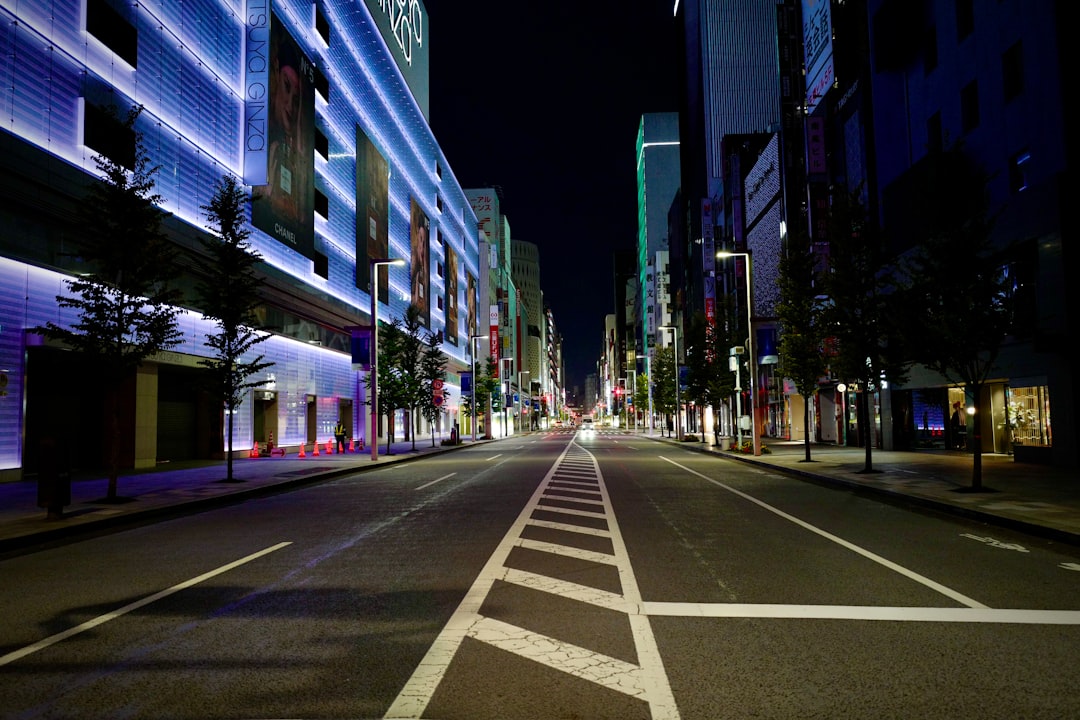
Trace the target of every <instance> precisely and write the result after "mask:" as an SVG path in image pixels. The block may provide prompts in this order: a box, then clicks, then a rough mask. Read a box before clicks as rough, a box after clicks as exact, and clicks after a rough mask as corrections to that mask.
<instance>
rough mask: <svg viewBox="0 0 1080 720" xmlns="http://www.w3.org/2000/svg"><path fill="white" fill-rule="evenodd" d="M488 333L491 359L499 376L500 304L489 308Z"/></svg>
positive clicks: (496, 375)
mask: <svg viewBox="0 0 1080 720" xmlns="http://www.w3.org/2000/svg"><path fill="white" fill-rule="evenodd" d="M488 333H489V336H488V337H489V338H490V339H489V342H490V343H491V359H492V361H493V362H494V363H495V377H496V378H497V377H499V366H500V365H502V363H500V362H499V306H498V305H492V306H491V307H489V308H488Z"/></svg>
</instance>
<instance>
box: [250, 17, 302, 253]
mask: <svg viewBox="0 0 1080 720" xmlns="http://www.w3.org/2000/svg"><path fill="white" fill-rule="evenodd" d="M270 17H271V20H270V48H269V56H268V60H269V80H268V82H269V85H268V90H269V93H268V102H269V106H268V107H269V109H268V113H267V118H266V183H265V184H264V185H254V186H252V188H251V199H252V204H251V224H252V225H253V226H255V227H256V228H258V229H259V230H262V231H263V232H265V233H266V234H267V235H270V236H271V237H273V238H276V239H278V240H280V241H281V242H283V243H285V244H286V245H288V246H289V247H291V248H293V249H294V250H296V251H297V252H299V253H300V254H301V255H304V256H305V257H309V258H313V257H314V250H315V247H314V246H315V68H314V67H313V66H312V64H311V61H309V60H308V59H307V57H306V56H305V55H304V54H303V53H302V52H301V51H300V46H299V45H297V43H296V41H295V40H293V39H292V37H291V36H290V35H289V33H288V32H287V31H286V30H285V27H284V26H283V25H282V23H281V21H280V20H279V19H278V17H277V15H276V14H274V13H271V15H270Z"/></svg>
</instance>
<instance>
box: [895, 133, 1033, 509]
mask: <svg viewBox="0 0 1080 720" xmlns="http://www.w3.org/2000/svg"><path fill="white" fill-rule="evenodd" d="M930 160H931V162H932V165H931V168H932V170H931V172H930V173H928V175H929V178H928V182H927V183H926V185H925V186H924V192H925V196H924V197H923V198H922V203H921V205H922V207H924V208H925V209H926V216H927V218H928V219H929V220H928V222H927V224H926V234H925V236H924V237H921V238H918V240H919V241H920V244H919V246H918V248H917V249H916V251H915V252H914V253H913V254H912V255H911V256H910V257H909V259H908V262H907V263H906V266H905V269H906V275H907V278H908V281H909V282H908V287H907V290H906V295H907V297H908V301H909V303H911V307H918V308H919V313H918V316H917V321H915V322H908V323H907V324H905V325H904V328H903V329H904V332H905V334H906V335H907V336H908V337H909V343H908V344H909V346H910V347H911V348H912V352H913V359H914V360H916V361H918V362H919V363H921V364H923V365H925V366H926V367H929V368H931V369H933V370H936V371H937V372H939V373H940V374H941V375H943V376H944V377H945V378H947V379H949V380H950V381H952V382H956V383H960V384H962V385H963V386H964V388H965V391H966V394H967V395H968V397H969V399H970V402H971V403H972V406H973V407H974V408H975V415H974V427H973V431H974V432H972V433H971V434H970V435H971V436H972V437H973V438H974V442H973V443H972V445H973V449H974V453H973V465H972V489H976V490H977V489H980V488H981V487H982V447H981V433H980V423H979V418H980V417H981V410H982V408H981V402H982V394H983V387H984V386H985V385H986V382H987V381H988V379H989V377H990V373H991V371H992V370H993V369H994V367H995V364H996V361H997V358H998V354H999V352H1000V350H1001V347H1002V345H1003V343H1004V342H1005V340H1006V338H1007V336H1008V334H1009V333H1010V331H1011V330H1012V328H1013V323H1014V319H1015V318H1014V315H1015V310H1016V302H1017V297H1018V294H1019V293H1020V292H1022V289H1021V288H1020V287H1018V286H1017V284H1016V281H1015V280H1014V279H1013V277H1012V273H1011V272H1010V269H1011V268H1010V263H1009V259H1008V255H1007V253H1005V252H1002V251H1000V250H998V249H996V248H994V247H993V245H992V242H991V232H992V230H993V225H994V218H993V217H992V216H991V215H990V214H989V212H988V209H987V208H988V203H987V197H986V186H987V181H988V179H987V177H986V176H985V174H984V173H983V172H982V171H981V170H980V169H979V168H977V167H976V166H975V165H974V164H973V162H972V161H971V160H970V158H968V157H967V156H966V155H965V154H964V153H963V151H962V149H961V148H953V149H951V150H945V151H942V152H941V153H938V154H936V155H934V156H931V158H930ZM908 319H909V320H915V318H913V317H912V316H908Z"/></svg>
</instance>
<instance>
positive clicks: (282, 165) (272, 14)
mask: <svg viewBox="0 0 1080 720" xmlns="http://www.w3.org/2000/svg"><path fill="white" fill-rule="evenodd" d="M0 20H2V21H3V29H2V30H0V58H2V59H0V67H2V69H3V76H4V77H5V82H4V83H3V88H2V90H0V119H2V122H3V129H2V130H0V166H2V169H3V172H2V173H0V198H2V200H0V218H2V221H3V224H4V227H5V229H6V232H4V233H3V234H2V239H0V479H3V480H7V479H18V478H21V477H22V476H23V474H24V472H33V470H34V467H35V463H36V448H37V444H38V442H39V441H40V439H41V437H42V434H43V433H44V432H45V428H48V429H49V432H58V433H60V434H61V435H62V437H63V438H64V442H65V444H66V445H67V449H68V450H69V452H70V455H71V457H72V461H73V462H74V463H77V464H78V465H80V466H83V467H87V468H91V467H95V466H100V464H101V463H102V460H103V457H102V456H103V451H102V448H103V447H104V445H105V443H104V442H103V438H102V433H101V429H100V428H101V427H102V425H103V423H102V422H100V417H101V408H102V398H103V395H102V388H101V387H100V384H99V383H97V382H95V377H94V373H93V362H91V359H89V358H81V357H79V356H78V355H77V354H75V353H73V352H70V351H68V350H66V349H64V348H62V347H58V346H56V345H55V344H54V343H51V342H50V341H46V340H44V339H43V338H42V337H41V336H39V335H36V334H34V333H33V332H31V331H30V329H31V328H34V327H39V326H41V325H43V324H44V323H46V322H48V321H52V322H56V323H57V324H60V325H70V324H71V323H72V322H73V321H74V320H75V317H74V316H73V315H72V314H71V313H70V311H68V310H65V309H61V308H60V307H58V304H57V301H56V297H57V296H58V295H70V292H69V291H68V290H67V288H66V286H65V280H66V279H68V278H70V277H72V276H74V275H76V274H78V273H80V272H82V271H84V270H85V269H86V268H84V267H83V266H82V265H81V261H80V258H79V257H78V255H77V253H75V252H74V248H75V247H76V244H77V243H76V241H77V239H78V237H79V234H80V233H81V232H82V229H81V228H80V227H79V223H78V220H77V217H78V216H77V212H76V208H77V207H78V204H79V202H80V201H81V199H82V198H83V197H84V196H85V193H86V189H87V187H88V185H89V184H90V183H91V182H92V181H93V180H94V179H95V178H96V177H97V176H98V170H97V167H96V164H95V157H97V156H98V155H102V154H109V156H110V157H112V154H111V153H113V152H115V151H116V150H117V147H118V146H120V148H119V149H120V150H121V151H123V150H124V149H125V148H124V147H122V146H123V145H124V143H125V142H127V141H128V138H125V137H124V136H122V135H118V134H117V133H116V132H115V130H116V128H115V126H114V125H111V124H110V123H111V122H113V121H112V120H111V118H110V115H109V112H108V111H109V110H110V109H112V110H116V111H118V112H119V113H120V116H121V117H122V116H123V115H124V114H125V113H126V112H127V111H128V110H129V109H131V108H132V107H135V106H141V107H142V108H143V111H142V113H141V115H140V116H139V118H138V120H137V124H136V127H135V129H136V131H137V132H138V133H140V134H141V135H142V137H143V143H144V148H145V149H146V151H147V153H148V154H149V156H150V160H151V163H152V164H153V165H155V166H158V168H159V170H158V172H157V174H156V175H155V177H154V179H155V188H154V190H155V192H156V193H158V194H160V196H161V198H162V200H161V207H162V209H163V210H165V211H167V212H168V213H170V216H169V217H168V219H167V220H166V223H165V229H166V231H167V233H168V235H169V237H170V239H171V240H172V241H174V242H175V244H176V246H177V248H178V249H179V250H180V252H181V258H183V257H184V254H190V253H195V252H199V248H200V243H199V242H198V240H199V238H200V236H202V234H203V233H205V232H206V231H205V228H206V226H207V225H208V221H207V219H206V217H205V213H204V211H203V210H202V209H201V208H202V207H203V206H205V205H206V204H207V203H208V202H209V200H210V199H211V197H212V195H213V192H214V188H215V185H216V183H217V181H218V180H220V179H221V178H222V177H223V176H224V175H227V174H229V175H233V176H235V177H237V178H239V179H241V180H242V182H243V184H244V187H245V188H247V189H248V190H249V191H250V192H251V194H252V195H253V196H258V197H260V198H262V197H265V198H266V201H265V202H263V201H260V202H256V203H254V204H253V205H250V206H249V214H248V216H247V219H248V220H249V222H250V226H249V227H250V229H251V231H252V235H251V238H250V242H251V245H252V247H253V249H254V250H255V251H256V252H258V253H259V254H260V255H261V257H262V262H261V263H260V264H259V273H260V275H261V277H262V278H263V280H264V284H263V287H262V290H261V295H260V297H261V300H262V306H261V307H260V310H259V317H260V320H261V324H262V326H263V329H265V330H267V331H268V332H269V333H270V334H271V338H270V339H269V340H268V341H267V342H264V343H262V344H261V345H260V346H259V352H261V353H262V354H264V355H265V359H266V360H267V361H270V362H273V363H274V365H273V366H272V367H270V368H268V369H267V370H266V371H264V373H263V375H262V376H257V377H255V378H250V379H256V380H261V381H264V383H265V384H264V385H263V386H262V387H261V388H259V389H257V390H254V391H252V392H251V394H250V395H249V396H248V397H247V398H246V399H245V401H244V403H243V404H242V405H241V406H240V408H239V410H238V416H237V417H235V418H234V433H235V436H234V445H233V447H234V449H235V450H243V451H245V452H246V450H247V449H248V448H251V447H252V446H253V445H254V444H255V443H260V444H262V445H263V447H265V443H267V442H271V441H272V442H275V443H276V444H277V445H278V446H281V447H284V448H287V449H289V450H290V451H293V452H295V451H296V450H297V449H298V447H299V446H301V444H307V443H311V442H313V441H320V442H325V441H327V440H329V439H330V438H331V437H332V432H331V430H332V428H333V426H334V425H335V423H337V422H338V420H339V419H340V420H342V421H344V422H345V424H346V427H347V429H348V434H349V436H350V437H353V438H355V439H356V440H365V441H366V442H368V443H370V442H371V441H372V439H374V438H375V437H377V436H378V435H380V434H381V433H380V431H379V430H374V431H373V429H372V428H371V427H370V426H369V423H368V422H367V417H368V412H367V400H368V398H367V397H366V395H367V390H366V377H365V376H366V372H365V371H364V370H363V369H362V365H361V362H362V361H365V360H366V358H364V357H354V355H353V335H354V334H357V335H359V334H361V333H362V331H363V330H364V329H366V328H370V325H371V320H372V318H371V313H370V310H369V307H370V306H371V304H372V303H371V294H372V292H377V308H378V310H377V316H378V319H379V320H380V321H389V320H391V319H393V318H395V317H401V316H403V314H404V311H405V309H406V308H407V307H408V306H409V305H410V304H416V305H418V306H419V307H421V309H422V312H423V316H424V322H425V327H426V330H428V331H430V332H432V333H442V336H443V339H444V342H443V346H442V347H443V350H444V352H445V354H446V356H447V359H448V368H447V369H448V373H447V388H448V391H449V392H448V399H447V401H446V410H447V413H446V415H445V416H444V418H443V420H442V421H440V422H439V423H437V427H435V428H430V427H428V426H426V425H425V426H424V427H423V428H421V432H422V433H423V434H427V433H428V432H429V431H430V430H432V429H434V430H435V431H437V432H446V433H449V428H450V427H451V426H452V424H453V422H454V421H455V420H456V419H457V417H456V412H457V407H458V398H459V387H458V385H457V377H458V375H457V373H459V372H461V371H463V370H465V369H468V367H469V365H470V356H469V352H470V342H469V338H470V336H472V335H475V334H476V330H477V328H478V327H479V325H478V318H477V312H476V309H477V307H480V303H479V298H478V297H477V293H478V288H479V287H480V286H481V285H482V284H484V283H486V282H487V278H486V275H485V274H484V273H485V270H484V269H483V268H481V267H480V265H479V262H478V252H479V239H480V235H479V233H478V231H477V227H478V223H477V219H476V214H475V213H474V212H473V210H472V208H471V206H470V204H469V201H468V199H467V198H466V196H465V193H464V192H463V190H462V188H461V187H460V186H459V185H458V183H457V180H456V179H455V177H454V175H453V173H452V172H451V170H450V167H449V165H448V163H447V161H446V158H445V157H444V155H443V153H442V151H441V150H440V148H439V145H438V143H437V142H436V139H435V137H434V136H433V134H432V132H431V129H430V125H429V123H428V119H427V118H428V112H429V108H428V100H427V98H428V88H427V84H428V72H427V71H428V67H427V57H428V54H427V53H428V41H429V38H428V34H427V30H428V28H427V18H426V11H425V8H424V6H423V4H422V3H421V2H419V1H418V0H411V2H409V3H406V4H405V8H404V11H403V12H402V11H401V6H400V5H399V4H397V3H391V4H387V3H382V2H379V0H364V1H363V2H349V3H344V2H334V1H333V0H317V1H316V2H311V0H193V1H191V2H182V3H180V2H173V1H172V0H149V1H146V2H139V3H130V2H122V1H121V0H39V1H37V2H33V1H28V0H22V1H21V2H19V3H14V4H12V3H8V2H5V3H3V4H2V6H0ZM288 66H291V67H292V68H293V71H292V72H293V75H294V76H295V78H296V80H295V82H296V85H295V86H294V87H292V88H291V90H290V92H291V93H292V94H289V95H287V94H286V93H285V91H284V90H282V89H281V87H282V86H281V84H280V83H278V82H277V79H278V73H279V70H278V68H284V67H288ZM281 72H282V73H284V71H281ZM284 101H290V102H291V104H292V109H293V120H292V121H290V122H291V123H292V127H291V128H289V127H282V123H281V122H280V121H278V120H277V116H276V115H275V113H274V112H273V111H272V110H273V108H274V106H275V104H277V103H281V102H284ZM284 131H290V132H289V134H288V135H287V137H286V138H285V140H282V133H283V132H284ZM282 143H285V144H282ZM282 148H284V149H282ZM282 158H286V160H282ZM251 209H253V211H251ZM385 258H402V259H404V260H405V261H406V262H405V265H404V266H403V267H386V268H380V270H379V275H378V277H379V278H380V279H379V281H378V282H377V287H376V288H373V287H372V277H371V276H372V273H371V272H370V268H371V267H372V265H371V263H372V261H373V260H375V259H385ZM184 267H185V268H186V267H190V264H188V263H184ZM187 272H188V273H189V274H190V271H187ZM180 284H181V286H182V287H187V288H190V287H191V286H193V284H194V279H193V278H192V277H190V276H189V275H185V276H182V277H181V280H180ZM180 325H181V329H182V330H183V340H182V342H181V343H180V345H178V346H177V347H175V348H173V349H171V350H170V351H169V352H164V353H159V354H158V355H156V356H154V357H153V358H151V359H150V360H149V361H147V362H145V363H144V364H143V366H142V367H141V368H140V370H139V371H138V373H137V374H136V377H133V378H132V380H131V383H130V387H129V388H128V391H127V394H126V397H125V410H124V417H125V431H124V435H125V445H124V448H123V449H122V456H121V457H122V460H121V462H122V464H121V466H122V467H124V466H126V467H136V468H138V467H150V466H153V465H155V464H156V463H159V462H162V461H171V460H184V459H194V458H212V457H220V456H221V453H222V451H223V448H224V445H223V434H222V426H223V422H222V409H221V405H220V402H218V401H214V400H212V399H210V398H209V397H207V396H206V394H205V393H203V392H202V391H200V390H199V387H200V383H199V377H198V376H199V373H200V372H201V368H200V366H199V365H198V361H199V359H200V358H204V357H206V356H207V354H208V350H207V349H206V348H205V347H204V345H203V343H204V341H205V336H206V334H207V333H208V332H211V331H212V327H213V326H212V324H211V323H210V322H209V321H208V320H206V319H205V318H204V317H203V316H202V315H201V314H200V312H199V308H198V307H196V306H195V305H194V304H193V301H192V300H191V298H190V293H189V294H188V295H185V301H184V306H183V309H182V314H181V317H180ZM354 360H355V361H356V362H355V363H354ZM398 415H399V417H397V418H395V425H396V427H397V428H399V429H398V430H397V431H396V432H395V434H396V436H397V437H399V438H400V437H402V432H401V430H400V428H401V426H402V422H405V421H406V419H405V418H404V417H400V415H401V413H399V414H398ZM308 448H309V451H310V449H311V446H310V445H308Z"/></svg>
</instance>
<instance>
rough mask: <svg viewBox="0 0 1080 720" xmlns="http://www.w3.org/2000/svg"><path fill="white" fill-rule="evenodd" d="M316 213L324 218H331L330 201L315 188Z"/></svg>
mask: <svg viewBox="0 0 1080 720" xmlns="http://www.w3.org/2000/svg"><path fill="white" fill-rule="evenodd" d="M315 212H317V213H319V214H320V215H322V216H323V217H324V218H327V219H329V218H330V199H329V198H328V197H326V193H324V192H322V191H321V190H319V189H318V188H315Z"/></svg>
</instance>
